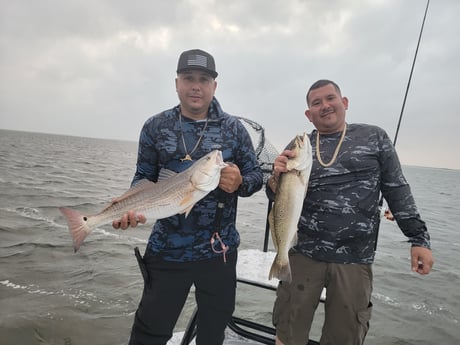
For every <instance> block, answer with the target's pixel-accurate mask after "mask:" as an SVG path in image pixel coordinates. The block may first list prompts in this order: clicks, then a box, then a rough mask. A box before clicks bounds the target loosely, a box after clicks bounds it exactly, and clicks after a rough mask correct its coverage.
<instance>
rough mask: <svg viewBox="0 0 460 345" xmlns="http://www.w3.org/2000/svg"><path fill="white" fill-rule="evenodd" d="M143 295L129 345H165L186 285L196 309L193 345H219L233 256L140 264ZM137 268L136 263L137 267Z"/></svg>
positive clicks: (230, 307) (231, 298)
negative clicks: (142, 265)
mask: <svg viewBox="0 0 460 345" xmlns="http://www.w3.org/2000/svg"><path fill="white" fill-rule="evenodd" d="M142 261H143V264H144V265H145V269H146V273H147V274H146V275H145V277H144V281H145V284H144V292H143V294H142V299H141V301H140V303H139V307H138V309H137V311H136V315H135V319H134V324H133V328H132V331H131V338H130V341H129V344H130V345H141V344H142V345H165V344H166V343H167V342H168V340H169V339H170V338H171V337H172V333H173V330H174V326H175V324H176V322H177V319H178V318H179V315H180V313H181V311H182V308H183V306H184V304H185V301H186V299H187V296H188V293H189V291H190V288H191V286H192V284H194V285H195V299H196V302H197V306H198V315H197V316H198V328H197V337H196V344H197V345H219V344H222V343H223V341H224V331H225V327H226V325H227V323H228V322H229V321H230V319H231V316H232V313H233V311H234V309H235V288H236V261H237V252H236V251H235V252H233V253H231V254H227V262H226V263H225V262H224V260H223V257H222V256H219V257H217V258H214V259H209V260H204V261H197V262H169V261H162V260H160V259H158V258H157V257H155V256H153V255H152V254H151V252H150V251H149V250H147V251H146V254H145V256H144V258H143V260H142ZM141 264H142V262H141Z"/></svg>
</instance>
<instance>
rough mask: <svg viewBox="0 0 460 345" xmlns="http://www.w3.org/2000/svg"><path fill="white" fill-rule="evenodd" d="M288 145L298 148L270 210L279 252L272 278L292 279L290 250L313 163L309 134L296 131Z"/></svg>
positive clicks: (273, 236)
mask: <svg viewBox="0 0 460 345" xmlns="http://www.w3.org/2000/svg"><path fill="white" fill-rule="evenodd" d="M287 149H289V150H291V151H294V152H295V157H292V158H290V159H289V160H288V162H287V169H288V172H285V173H282V174H281V175H280V177H279V180H278V184H277V188H276V194H275V201H274V203H273V207H272V209H271V211H270V214H269V219H268V220H269V224H270V232H271V236H272V240H273V244H274V245H275V249H276V256H275V259H274V260H273V264H272V267H271V269H270V274H269V276H268V278H269V279H272V278H273V277H275V278H278V279H279V280H283V281H288V282H291V280H292V277H291V266H290V264H289V257H288V251H289V249H290V248H291V247H292V246H293V245H295V243H296V242H297V223H298V222H299V218H300V214H301V212H302V206H303V201H304V199H305V194H306V193H307V187H308V180H309V178H310V172H311V166H312V153H311V144H310V139H309V138H308V136H307V134H306V133H304V134H303V135H297V136H296V137H295V138H294V140H292V141H291V143H290V144H289V146H288V147H287Z"/></svg>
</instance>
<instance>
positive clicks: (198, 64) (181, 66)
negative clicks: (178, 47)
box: [177, 49, 218, 78]
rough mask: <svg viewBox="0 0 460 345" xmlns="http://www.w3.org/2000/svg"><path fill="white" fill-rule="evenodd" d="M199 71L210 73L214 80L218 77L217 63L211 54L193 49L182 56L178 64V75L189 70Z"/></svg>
mask: <svg viewBox="0 0 460 345" xmlns="http://www.w3.org/2000/svg"><path fill="white" fill-rule="evenodd" d="M193 69H198V70H202V71H205V72H207V73H209V74H210V75H211V76H212V77H213V78H216V77H217V75H218V74H217V72H216V63H215V62H214V58H213V57H212V55H211V54H209V53H207V52H205V51H203V50H201V49H192V50H187V51H185V52H183V53H182V54H180V56H179V62H178V63H177V73H182V72H184V71H187V70H193Z"/></svg>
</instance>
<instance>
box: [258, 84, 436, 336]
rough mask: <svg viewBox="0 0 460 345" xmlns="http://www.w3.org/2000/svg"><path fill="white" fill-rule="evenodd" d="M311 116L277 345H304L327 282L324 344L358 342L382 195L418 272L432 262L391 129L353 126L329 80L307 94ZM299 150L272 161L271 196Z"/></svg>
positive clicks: (365, 322) (278, 304) (278, 306)
mask: <svg viewBox="0 0 460 345" xmlns="http://www.w3.org/2000/svg"><path fill="white" fill-rule="evenodd" d="M306 98H307V105H308V110H306V112H305V114H306V116H307V118H308V119H309V120H310V121H311V122H312V123H313V125H314V126H315V128H316V129H315V130H314V131H313V132H312V133H311V135H310V141H311V144H312V147H313V166H312V171H311V176H310V180H309V185H308V191H307V195H306V197H305V200H304V204H303V209H302V215H301V217H300V220H299V224H298V232H297V234H298V242H297V245H295V246H294V248H293V249H292V250H291V252H290V264H291V271H292V282H291V283H289V282H280V284H279V286H278V290H277V299H276V301H275V305H274V310H273V323H274V325H275V327H276V332H277V339H276V343H277V344H285V345H297V344H298V345H300V344H301V345H305V344H306V343H307V342H308V338H309V332H310V327H311V323H312V321H313V317H314V313H315V310H316V308H317V306H318V303H319V300H320V295H321V292H322V290H323V288H324V287H325V288H326V289H327V297H326V302H325V320H324V325H323V329H322V336H321V340H320V343H321V344H328V345H360V344H363V342H364V338H365V336H366V334H367V331H368V329H369V320H370V318H371V310H372V303H371V293H372V262H373V260H374V255H375V244H376V241H377V233H378V228H379V223H380V208H379V198H380V193H382V195H383V197H384V198H385V200H386V201H387V203H388V205H389V208H390V209H391V211H392V213H393V216H394V218H395V219H396V222H397V223H398V226H399V228H400V229H401V231H402V232H403V233H404V235H406V236H407V237H408V239H409V242H410V243H411V244H412V246H411V265H412V270H413V271H414V272H417V273H419V274H428V273H429V272H430V270H431V267H432V265H433V257H432V253H431V249H430V236H429V234H428V231H427V229H426V226H425V223H424V222H423V221H422V220H421V218H420V215H419V213H418V211H417V207H416V205H415V202H414V198H413V196H412V194H411V190H410V187H409V184H408V183H407V181H406V179H405V178H404V176H403V173H402V170H401V165H400V163H399V159H398V157H397V154H396V151H395V148H394V146H393V144H392V142H391V140H390V139H389V137H388V135H387V134H386V133H385V131H384V130H383V129H381V128H379V127H376V126H371V125H365V124H347V123H346V121H345V113H346V110H347V108H348V99H347V98H346V97H342V95H341V91H340V88H339V87H338V85H337V84H336V83H334V82H333V81H330V80H319V81H317V82H316V83H314V84H313V85H312V86H311V87H310V89H309V91H308V93H307V97H306ZM292 156H293V152H292V151H289V150H285V151H283V152H282V153H281V155H279V156H278V157H277V158H276V160H275V162H274V172H273V176H272V177H271V178H270V179H269V181H268V184H267V185H268V186H269V188H267V195H268V197H269V198H273V197H274V192H276V185H277V181H278V178H279V175H280V174H281V173H283V172H286V171H287V169H286V162H287V160H288V159H289V157H292Z"/></svg>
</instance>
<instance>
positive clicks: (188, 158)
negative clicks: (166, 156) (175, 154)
mask: <svg viewBox="0 0 460 345" xmlns="http://www.w3.org/2000/svg"><path fill="white" fill-rule="evenodd" d="M192 160H193V159H192V157H190V155H189V154H188V153H187V154H186V155H185V157H184V158H181V160H180V161H181V162H183V161H192Z"/></svg>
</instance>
